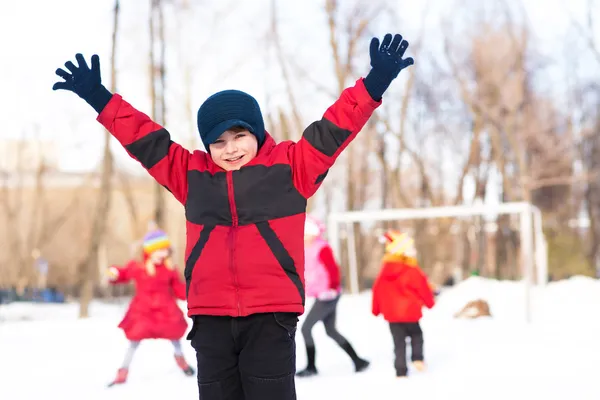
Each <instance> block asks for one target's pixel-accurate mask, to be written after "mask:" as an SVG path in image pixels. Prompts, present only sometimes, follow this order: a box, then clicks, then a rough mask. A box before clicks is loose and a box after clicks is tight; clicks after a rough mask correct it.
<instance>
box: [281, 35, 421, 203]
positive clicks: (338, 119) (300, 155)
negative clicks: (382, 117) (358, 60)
mask: <svg viewBox="0 0 600 400" xmlns="http://www.w3.org/2000/svg"><path fill="white" fill-rule="evenodd" d="M407 47H408V42H407V41H406V40H402V36H400V35H395V36H394V38H393V40H392V35H391V34H387V35H385V37H384V39H383V42H382V43H381V46H380V44H379V39H377V38H373V39H372V41H371V46H370V51H369V53H370V57H371V67H372V68H371V71H370V72H369V74H368V75H367V76H366V77H365V78H364V79H362V78H361V79H359V80H358V81H357V82H356V84H355V85H354V86H353V87H350V88H347V89H345V90H344V91H343V92H342V94H341V96H340V98H339V99H338V100H337V101H336V102H335V103H334V104H333V105H332V106H331V107H329V108H328V109H327V111H326V112H325V114H324V115H323V118H322V119H321V120H319V121H316V122H313V123H312V124H311V125H309V126H308V127H307V128H306V129H305V130H304V133H303V134H302V138H301V139H300V140H299V141H298V143H296V144H295V145H294V146H292V147H291V148H290V158H291V160H292V168H293V175H294V185H295V186H296V188H297V189H298V191H299V192H300V193H301V194H302V195H303V196H304V197H306V198H309V197H311V196H312V195H313V194H314V193H315V192H316V191H317V189H318V188H319V186H320V185H321V183H322V182H323V180H324V179H325V176H326V175H327V173H328V172H329V168H331V166H332V165H333V164H334V162H335V160H336V159H337V158H338V156H339V155H340V153H341V152H342V151H343V150H344V149H345V148H346V147H347V146H348V144H350V142H351V141H352V140H353V139H354V138H355V137H356V135H357V134H358V132H359V131H360V130H361V129H362V128H363V126H364V125H365V124H366V123H367V121H368V120H369V118H370V117H371V115H372V114H373V112H374V111H375V109H376V108H377V107H378V106H379V105H380V104H381V98H382V96H383V93H384V92H385V91H386V90H387V88H388V86H389V85H390V84H391V82H392V81H393V80H394V79H395V78H396V77H397V76H398V74H399V73H400V71H401V70H402V69H404V68H406V67H408V66H410V65H412V64H413V59H412V58H410V57H409V58H403V56H404V52H405V51H406V49H407Z"/></svg>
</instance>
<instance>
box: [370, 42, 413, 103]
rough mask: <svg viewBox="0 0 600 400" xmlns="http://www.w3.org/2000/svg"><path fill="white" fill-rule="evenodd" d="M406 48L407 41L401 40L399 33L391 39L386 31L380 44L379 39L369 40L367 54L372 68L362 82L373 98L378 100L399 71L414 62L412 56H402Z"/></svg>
mask: <svg viewBox="0 0 600 400" xmlns="http://www.w3.org/2000/svg"><path fill="white" fill-rule="evenodd" d="M407 48H408V42H407V41H406V40H402V36H401V35H399V34H396V35H394V38H393V40H392V35H391V34H390V33H388V34H387V35H385V36H384V38H383V41H382V42H381V45H379V39H377V38H373V39H372V40H371V46H370V48H369V54H370V56H371V67H372V68H371V71H370V72H369V74H368V75H367V76H366V78H365V79H364V84H365V87H366V88H367V91H368V92H369V94H370V95H371V98H373V100H375V101H380V100H381V97H382V96H383V93H384V92H385V91H386V90H387V88H388V87H389V86H390V84H391V83H392V81H393V80H394V79H396V77H397V76H398V74H399V73H400V71H402V70H403V69H404V68H406V67H408V66H410V65H413V64H414V63H415V61H414V60H413V59H412V57H407V58H402V57H404V52H406V49H407Z"/></svg>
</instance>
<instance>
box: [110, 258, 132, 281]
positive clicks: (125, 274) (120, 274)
mask: <svg viewBox="0 0 600 400" xmlns="http://www.w3.org/2000/svg"><path fill="white" fill-rule="evenodd" d="M137 267H138V262H137V261H136V260H131V261H129V262H128V263H127V264H125V266H123V267H120V266H116V265H113V266H111V267H110V269H112V270H113V271H115V272H116V274H117V276H116V277H115V278H113V279H109V281H108V282H109V283H111V284H113V285H115V284H119V283H127V282H129V281H130V280H131V277H132V270H133V269H134V268H137Z"/></svg>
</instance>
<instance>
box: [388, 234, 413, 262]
mask: <svg viewBox="0 0 600 400" xmlns="http://www.w3.org/2000/svg"><path fill="white" fill-rule="evenodd" d="M381 241H382V242H383V243H385V251H386V253H389V254H396V255H407V256H414V255H415V243H414V240H413V239H412V238H411V237H410V236H408V235H407V234H406V233H401V232H399V231H396V230H389V231H387V232H385V233H384V234H383V235H382V236H381Z"/></svg>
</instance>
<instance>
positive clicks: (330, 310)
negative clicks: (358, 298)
mask: <svg viewBox="0 0 600 400" xmlns="http://www.w3.org/2000/svg"><path fill="white" fill-rule="evenodd" d="M339 300H340V296H337V297H336V298H334V299H331V300H318V299H317V300H315V303H314V304H313V306H312V308H311V309H310V311H309V312H308V314H307V315H306V318H305V319H304V323H303V324H302V328H301V331H302V336H303V337H304V343H305V345H306V356H307V359H308V364H307V367H306V370H303V371H301V372H299V373H298V374H299V375H300V376H306V375H310V374H311V372H316V370H317V369H316V363H315V358H316V350H315V341H314V339H313V336H312V329H313V327H314V326H315V325H316V324H317V322H319V321H322V322H323V325H324V326H325V333H326V334H327V336H329V337H330V338H332V339H333V340H334V341H335V342H336V343H337V344H338V346H340V347H341V348H342V349H343V350H344V351H345V352H346V354H348V355H349V356H350V358H351V359H352V362H353V363H354V367H355V369H356V370H357V371H361V370H363V369H364V368H366V367H367V366H368V365H369V363H368V362H367V361H366V360H363V359H361V358H360V357H359V356H358V355H357V354H356V351H354V348H353V347H352V345H351V344H350V342H348V340H347V339H346V338H345V337H344V336H342V334H341V333H340V332H339V331H338V330H337V328H336V326H335V320H336V315H337V305H338V301H339Z"/></svg>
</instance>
